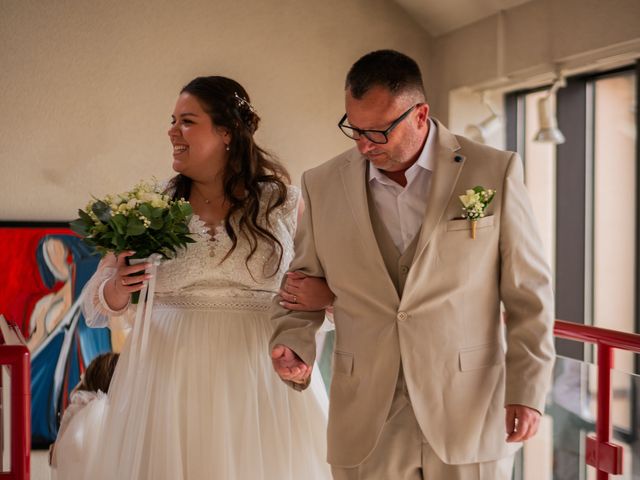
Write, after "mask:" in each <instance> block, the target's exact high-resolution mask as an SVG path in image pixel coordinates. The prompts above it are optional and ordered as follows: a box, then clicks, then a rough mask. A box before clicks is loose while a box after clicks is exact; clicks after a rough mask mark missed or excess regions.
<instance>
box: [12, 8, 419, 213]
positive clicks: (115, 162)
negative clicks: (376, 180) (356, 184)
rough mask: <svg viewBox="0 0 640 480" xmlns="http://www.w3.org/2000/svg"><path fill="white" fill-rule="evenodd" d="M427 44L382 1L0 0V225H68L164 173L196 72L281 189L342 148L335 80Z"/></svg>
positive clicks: (340, 102) (340, 104)
mask: <svg viewBox="0 0 640 480" xmlns="http://www.w3.org/2000/svg"><path fill="white" fill-rule="evenodd" d="M429 41H430V39H429V37H428V35H427V34H425V33H424V32H423V31H422V30H421V29H420V28H419V27H418V25H417V24H416V23H415V22H414V21H413V20H412V19H411V18H410V17H409V16H408V15H407V14H406V13H404V11H403V10H401V9H400V7H398V6H397V5H395V4H394V3H392V2H388V1H385V0H349V1H340V0H325V1H322V2H309V1H304V2H303V1H296V0H281V1H277V0H252V1H234V0H218V1H215V2H214V1H212V0H185V1H182V2H176V1H173V0H156V1H154V2H150V1H139V0H133V1H125V0H119V1H117V0H111V1H102V2H84V1H80V0H75V1H74V0H58V1H52V2H49V1H41V0H2V1H0V65H1V68H2V74H1V75H0V111H2V112H3V114H2V115H1V116H0V136H1V138H2V140H1V141H0V169H1V170H0V171H2V179H3V182H2V183H3V188H2V189H1V190H0V220H18V219H21V220H22V219H26V220H67V219H71V218H73V217H74V216H75V212H76V210H77V208H78V207H79V206H83V205H84V204H85V203H86V201H87V200H88V197H89V195H90V194H94V195H98V196H100V195H103V194H105V193H107V192H117V191H122V190H124V189H127V188H128V187H129V186H131V184H132V183H134V182H136V181H138V180H139V179H141V178H147V177H149V176H151V175H156V176H157V177H158V178H166V177H168V176H169V175H171V167H170V165H171V154H170V149H169V142H168V140H167V137H166V129H167V126H168V123H169V116H170V115H171V112H172V109H173V104H174V101H175V98H176V96H177V93H178V91H179V89H180V88H181V86H183V85H184V84H185V83H186V82H187V81H189V80H190V79H191V78H193V77H194V76H196V75H206V74H220V75H226V76H230V77H232V78H235V79H236V80H238V81H240V83H242V84H243V85H244V86H245V87H246V88H247V90H248V91H249V93H250V94H251V96H252V98H253V103H254V104H255V105H256V107H257V109H258V112H259V113H260V115H261V116H262V119H263V122H262V126H261V128H260V130H259V132H258V139H259V141H260V142H261V144H262V145H263V146H264V147H266V148H268V149H270V150H272V151H274V152H276V153H277V154H278V155H279V157H280V158H281V159H282V160H283V162H284V163H285V164H286V165H287V166H288V168H289V169H290V171H291V174H292V177H293V179H294V182H296V183H297V182H298V181H299V177H300V174H301V172H302V171H303V170H305V169H307V168H309V167H312V166H314V165H316V164H318V163H320V162H322V161H324V160H327V159H329V158H330V157H332V156H334V155H336V154H337V153H339V152H340V151H342V150H344V149H345V148H347V147H349V146H350V145H351V144H350V141H349V140H348V139H346V138H344V137H343V136H342V134H341V133H340V132H339V131H338V129H337V128H336V123H337V121H338V120H339V118H340V116H341V115H342V113H343V109H344V106H343V98H342V85H343V80H344V76H345V74H346V71H347V70H348V68H349V67H350V65H351V64H352V63H353V62H354V61H355V60H356V59H357V58H358V57H359V56H361V55H362V54H364V53H366V52H368V51H370V50H374V49H377V48H387V47H388V48H396V49H399V50H401V51H404V52H406V53H408V54H409V55H411V56H413V57H415V58H416V59H417V60H418V61H419V62H420V63H421V65H422V68H423V69H425V70H426V71H428V68H427V67H428V65H427V64H426V62H427V59H428V57H429Z"/></svg>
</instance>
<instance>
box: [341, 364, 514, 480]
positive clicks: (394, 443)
mask: <svg viewBox="0 0 640 480" xmlns="http://www.w3.org/2000/svg"><path fill="white" fill-rule="evenodd" d="M513 460H514V457H513V455H511V456H509V457H506V458H503V459H500V460H497V461H494V462H483V463H469V464H463V465H448V464H446V463H443V462H442V461H441V460H440V458H438V456H437V455H436V454H435V453H434V451H433V450H432V449H431V447H430V446H429V444H428V443H427V441H426V439H425V438H424V436H423V435H422V431H421V430H420V426H419V425H418V422H417V420H416V418H415V415H414V413H413V408H412V407H411V403H410V402H409V395H408V393H407V389H406V385H405V383H404V377H403V375H402V372H400V377H399V379H398V385H397V386H396V393H395V395H394V398H393V403H392V404H391V410H390V412H389V417H388V418H387V421H386V423H385V426H384V427H383V430H382V435H381V436H380V440H379V441H378V444H377V445H376V447H375V448H374V450H373V452H371V454H370V455H369V456H368V457H367V458H366V460H365V461H364V462H363V463H362V464H360V465H359V466H357V467H353V468H342V467H331V472H332V474H333V478H334V480H510V479H511V474H512V470H513Z"/></svg>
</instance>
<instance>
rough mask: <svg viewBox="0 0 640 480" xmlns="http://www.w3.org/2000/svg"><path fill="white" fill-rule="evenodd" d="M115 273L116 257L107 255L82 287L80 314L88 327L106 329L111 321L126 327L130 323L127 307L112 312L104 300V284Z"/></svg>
mask: <svg viewBox="0 0 640 480" xmlns="http://www.w3.org/2000/svg"><path fill="white" fill-rule="evenodd" d="M115 272H116V257H115V256H114V255H111V254H110V255H107V256H106V257H104V258H103V259H102V260H101V261H100V264H99V265H98V269H97V270H96V273H94V274H93V276H92V277H91V278H90V279H89V281H88V282H87V284H86V285H85V286H84V295H83V302H82V313H84V318H85V320H86V322H87V325H89V326H90V327H93V328H100V327H107V326H110V323H111V321H115V322H117V323H118V324H120V326H126V324H128V323H130V321H129V317H130V316H131V315H130V313H129V310H130V309H129V305H127V306H126V307H124V308H123V309H122V310H112V309H111V308H109V305H107V302H106V300H105V298H104V287H105V284H106V283H107V282H108V281H109V280H110V279H111V277H112V276H113V275H114V274H115ZM123 323H124V325H123Z"/></svg>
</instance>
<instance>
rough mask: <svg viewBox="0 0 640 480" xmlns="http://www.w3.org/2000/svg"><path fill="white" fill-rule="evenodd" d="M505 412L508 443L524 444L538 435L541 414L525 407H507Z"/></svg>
mask: <svg viewBox="0 0 640 480" xmlns="http://www.w3.org/2000/svg"><path fill="white" fill-rule="evenodd" d="M505 410H506V416H505V425H506V428H507V442H524V441H525V440H529V439H530V438H531V437H533V436H534V435H535V434H536V433H537V431H538V425H539V424H540V416H541V415H540V412H538V411H537V410H534V409H533V408H529V407H525V406H524V405H507V406H506V407H505Z"/></svg>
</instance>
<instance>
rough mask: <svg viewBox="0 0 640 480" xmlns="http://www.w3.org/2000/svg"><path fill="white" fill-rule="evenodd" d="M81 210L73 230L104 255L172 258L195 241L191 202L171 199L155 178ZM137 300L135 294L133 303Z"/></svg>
mask: <svg viewBox="0 0 640 480" xmlns="http://www.w3.org/2000/svg"><path fill="white" fill-rule="evenodd" d="M78 214H79V216H80V218H78V219H76V220H74V221H73V222H71V230H73V231H74V232H76V233H77V234H79V235H80V236H82V237H83V239H84V241H85V242H86V243H87V244H88V245H90V246H92V247H94V248H95V249H96V251H97V252H98V253H99V254H100V255H102V256H104V255H106V254H107V253H108V252H113V253H115V254H116V255H117V254H119V253H122V252H125V251H129V250H131V251H134V252H135V254H134V255H133V257H132V258H137V259H142V258H147V257H149V256H150V255H151V254H153V253H157V254H160V255H161V256H162V257H163V258H171V257H172V256H174V255H175V254H176V253H177V249H178V248H181V247H185V246H186V245H187V244H188V243H193V242H194V240H193V239H192V238H191V236H190V232H189V226H188V224H189V219H190V218H191V214H192V211H191V205H190V204H189V202H187V201H186V200H184V199H179V200H172V199H171V197H170V196H169V195H166V194H164V193H162V189H161V188H160V186H159V185H158V184H157V182H155V181H154V182H153V183H147V182H140V183H138V184H137V185H136V186H135V187H134V188H133V189H132V190H131V191H129V192H125V193H120V194H117V195H107V196H106V197H104V198H103V199H96V198H94V199H93V200H92V201H90V202H89V203H88V204H87V206H86V208H85V209H84V210H82V209H80V210H78ZM136 293H138V292H136ZM136 300H137V298H136V296H134V303H136Z"/></svg>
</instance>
